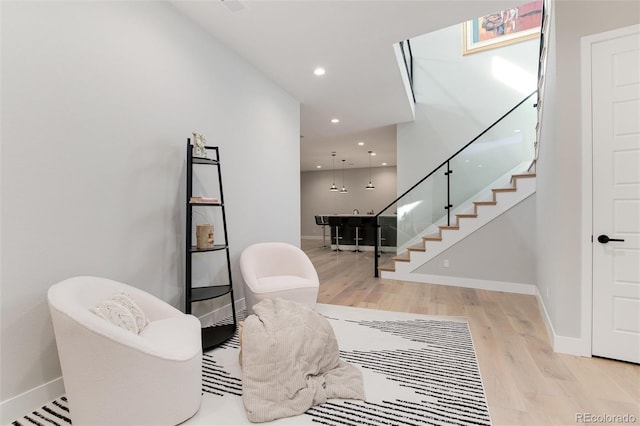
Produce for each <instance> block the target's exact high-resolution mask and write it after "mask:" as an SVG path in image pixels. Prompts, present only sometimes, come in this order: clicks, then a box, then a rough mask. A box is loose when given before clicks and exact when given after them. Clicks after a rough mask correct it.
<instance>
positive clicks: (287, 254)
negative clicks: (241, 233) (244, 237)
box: [240, 242, 320, 314]
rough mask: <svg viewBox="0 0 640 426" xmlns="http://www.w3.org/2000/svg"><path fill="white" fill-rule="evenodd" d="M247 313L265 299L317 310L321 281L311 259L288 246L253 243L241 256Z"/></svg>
mask: <svg viewBox="0 0 640 426" xmlns="http://www.w3.org/2000/svg"><path fill="white" fill-rule="evenodd" d="M240 272H241V273H242V278H243V279H244V282H245V286H244V296H245V300H246V304H247V312H248V313H249V314H252V313H253V306H254V305H255V304H256V303H258V302H260V301H261V300H263V299H273V298H282V299H286V300H292V301H294V302H299V303H302V304H304V305H307V306H309V307H310V308H311V309H315V307H316V300H317V298H318V288H319V286H320V280H319V279H318V273H317V272H316V269H315V268H314V266H313V264H312V263H311V260H309V258H308V257H307V255H306V254H305V253H304V252H303V251H302V250H301V249H300V248H298V247H296V246H294V245H291V244H287V243H278V242H272V243H257V244H253V245H251V246H249V247H247V248H246V249H244V251H243V252H242V254H241V255H240Z"/></svg>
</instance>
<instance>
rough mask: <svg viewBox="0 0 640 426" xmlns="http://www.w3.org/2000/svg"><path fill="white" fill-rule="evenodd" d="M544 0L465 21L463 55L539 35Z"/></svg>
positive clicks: (463, 26) (463, 27)
mask: <svg viewBox="0 0 640 426" xmlns="http://www.w3.org/2000/svg"><path fill="white" fill-rule="evenodd" d="M542 2H543V0H535V1H532V2H530V3H527V4H523V5H521V6H516V7H512V8H509V9H504V10H501V11H499V12H496V13H491V14H489V15H485V16H480V17H478V18H475V19H472V20H470V21H467V22H465V23H463V24H462V54H463V55H468V54H471V53H476V52H482V51H484V50H488V49H494V48H496V47H501V46H506V45H509V44H513V43H518V42H520V41H524V40H530V39H532V38H536V37H540V26H541V25H542Z"/></svg>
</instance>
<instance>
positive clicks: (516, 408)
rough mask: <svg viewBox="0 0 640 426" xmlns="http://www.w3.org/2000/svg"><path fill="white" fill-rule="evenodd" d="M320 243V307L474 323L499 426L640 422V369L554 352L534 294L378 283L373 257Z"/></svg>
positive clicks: (305, 245)
mask: <svg viewBox="0 0 640 426" xmlns="http://www.w3.org/2000/svg"><path fill="white" fill-rule="evenodd" d="M321 245H322V242H321V241H318V240H302V249H303V250H304V251H305V252H306V253H307V255H308V256H309V257H310V259H311V261H312V262H313V264H314V265H315V267H316V269H317V271H318V275H319V276H320V291H319V295H318V302H319V303H328V304H335V305H346V306H356V307H362V308H372V309H384V310H392V311H403V312H413V313H417V314H427V315H454V316H464V317H466V318H468V320H469V324H470V327H471V333H472V336H473V340H474V344H475V347H476V352H477V356H478V362H479V365H480V370H481V372H482V377H483V380H484V386H485V390H486V394H487V400H488V402H489V408H490V411H491V416H492V419H493V423H494V425H576V424H581V423H604V424H636V425H640V366H638V365H636V364H631V363H625V362H618V361H612V360H607V359H602V358H583V357H576V356H571V355H564V354H559V353H554V352H553V350H552V348H551V345H550V343H549V339H548V337H547V333H546V328H545V326H544V323H543V320H542V316H541V314H540V310H539V307H538V302H537V300H536V298H535V296H528V295H520V294H513V293H503V292H493V291H486V290H474V289H466V288H460V287H448V286H440V285H431V284H421V283H411V282H404V281H396V280H389V279H380V278H374V276H373V253H372V252H362V253H353V252H339V253H336V252H333V251H331V250H330V249H328V248H322V247H321ZM391 257H392V256H391V255H389V254H385V255H383V257H382V258H381V265H382V264H385V263H388V262H390V259H391ZM587 415H592V416H604V415H608V416H624V415H627V416H628V417H627V419H631V420H632V419H633V418H635V421H631V422H629V421H626V422H625V421H624V419H623V418H622V417H620V418H619V419H616V418H614V417H608V418H604V419H603V420H605V421H600V422H596V421H593V420H594V418H591V420H592V421H591V422H588V421H586V420H587ZM580 416H582V417H580ZM595 420H597V418H595ZM606 420H608V421H606ZM612 420H614V421H612ZM615 420H620V421H615Z"/></svg>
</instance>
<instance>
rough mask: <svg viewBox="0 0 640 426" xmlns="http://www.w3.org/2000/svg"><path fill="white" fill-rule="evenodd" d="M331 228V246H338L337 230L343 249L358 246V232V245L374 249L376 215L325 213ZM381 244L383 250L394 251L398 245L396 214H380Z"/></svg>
mask: <svg viewBox="0 0 640 426" xmlns="http://www.w3.org/2000/svg"><path fill="white" fill-rule="evenodd" d="M324 216H326V217H327V220H328V222H329V225H328V226H329V228H330V229H331V248H332V249H335V248H336V231H337V232H338V236H339V245H340V249H342V250H354V249H355V248H356V234H357V237H358V247H359V248H360V249H361V250H367V251H369V250H373V246H374V244H375V235H376V234H375V233H376V226H375V219H376V217H375V216H374V215H366V214H329V215H324ZM379 220H380V246H381V250H383V251H394V250H395V246H396V216H395V215H393V216H380V217H379Z"/></svg>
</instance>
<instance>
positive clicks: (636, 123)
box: [591, 33, 640, 363]
mask: <svg viewBox="0 0 640 426" xmlns="http://www.w3.org/2000/svg"><path fill="white" fill-rule="evenodd" d="M639 41H640V34H637V33H636V34H632V35H627V36H623V37H617V38H613V39H610V40H606V41H601V42H599V43H594V44H593V45H592V52H591V53H592V55H591V59H592V62H591V71H592V73H591V75H592V114H593V115H592V125H593V336H592V337H593V342H592V345H593V346H592V352H593V354H594V355H598V356H603V357H607V358H613V359H619V360H624V361H631V362H636V363H640V56H639V53H640V51H639V45H640V42H639ZM607 239H609V241H607ZM617 240H620V241H617Z"/></svg>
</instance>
